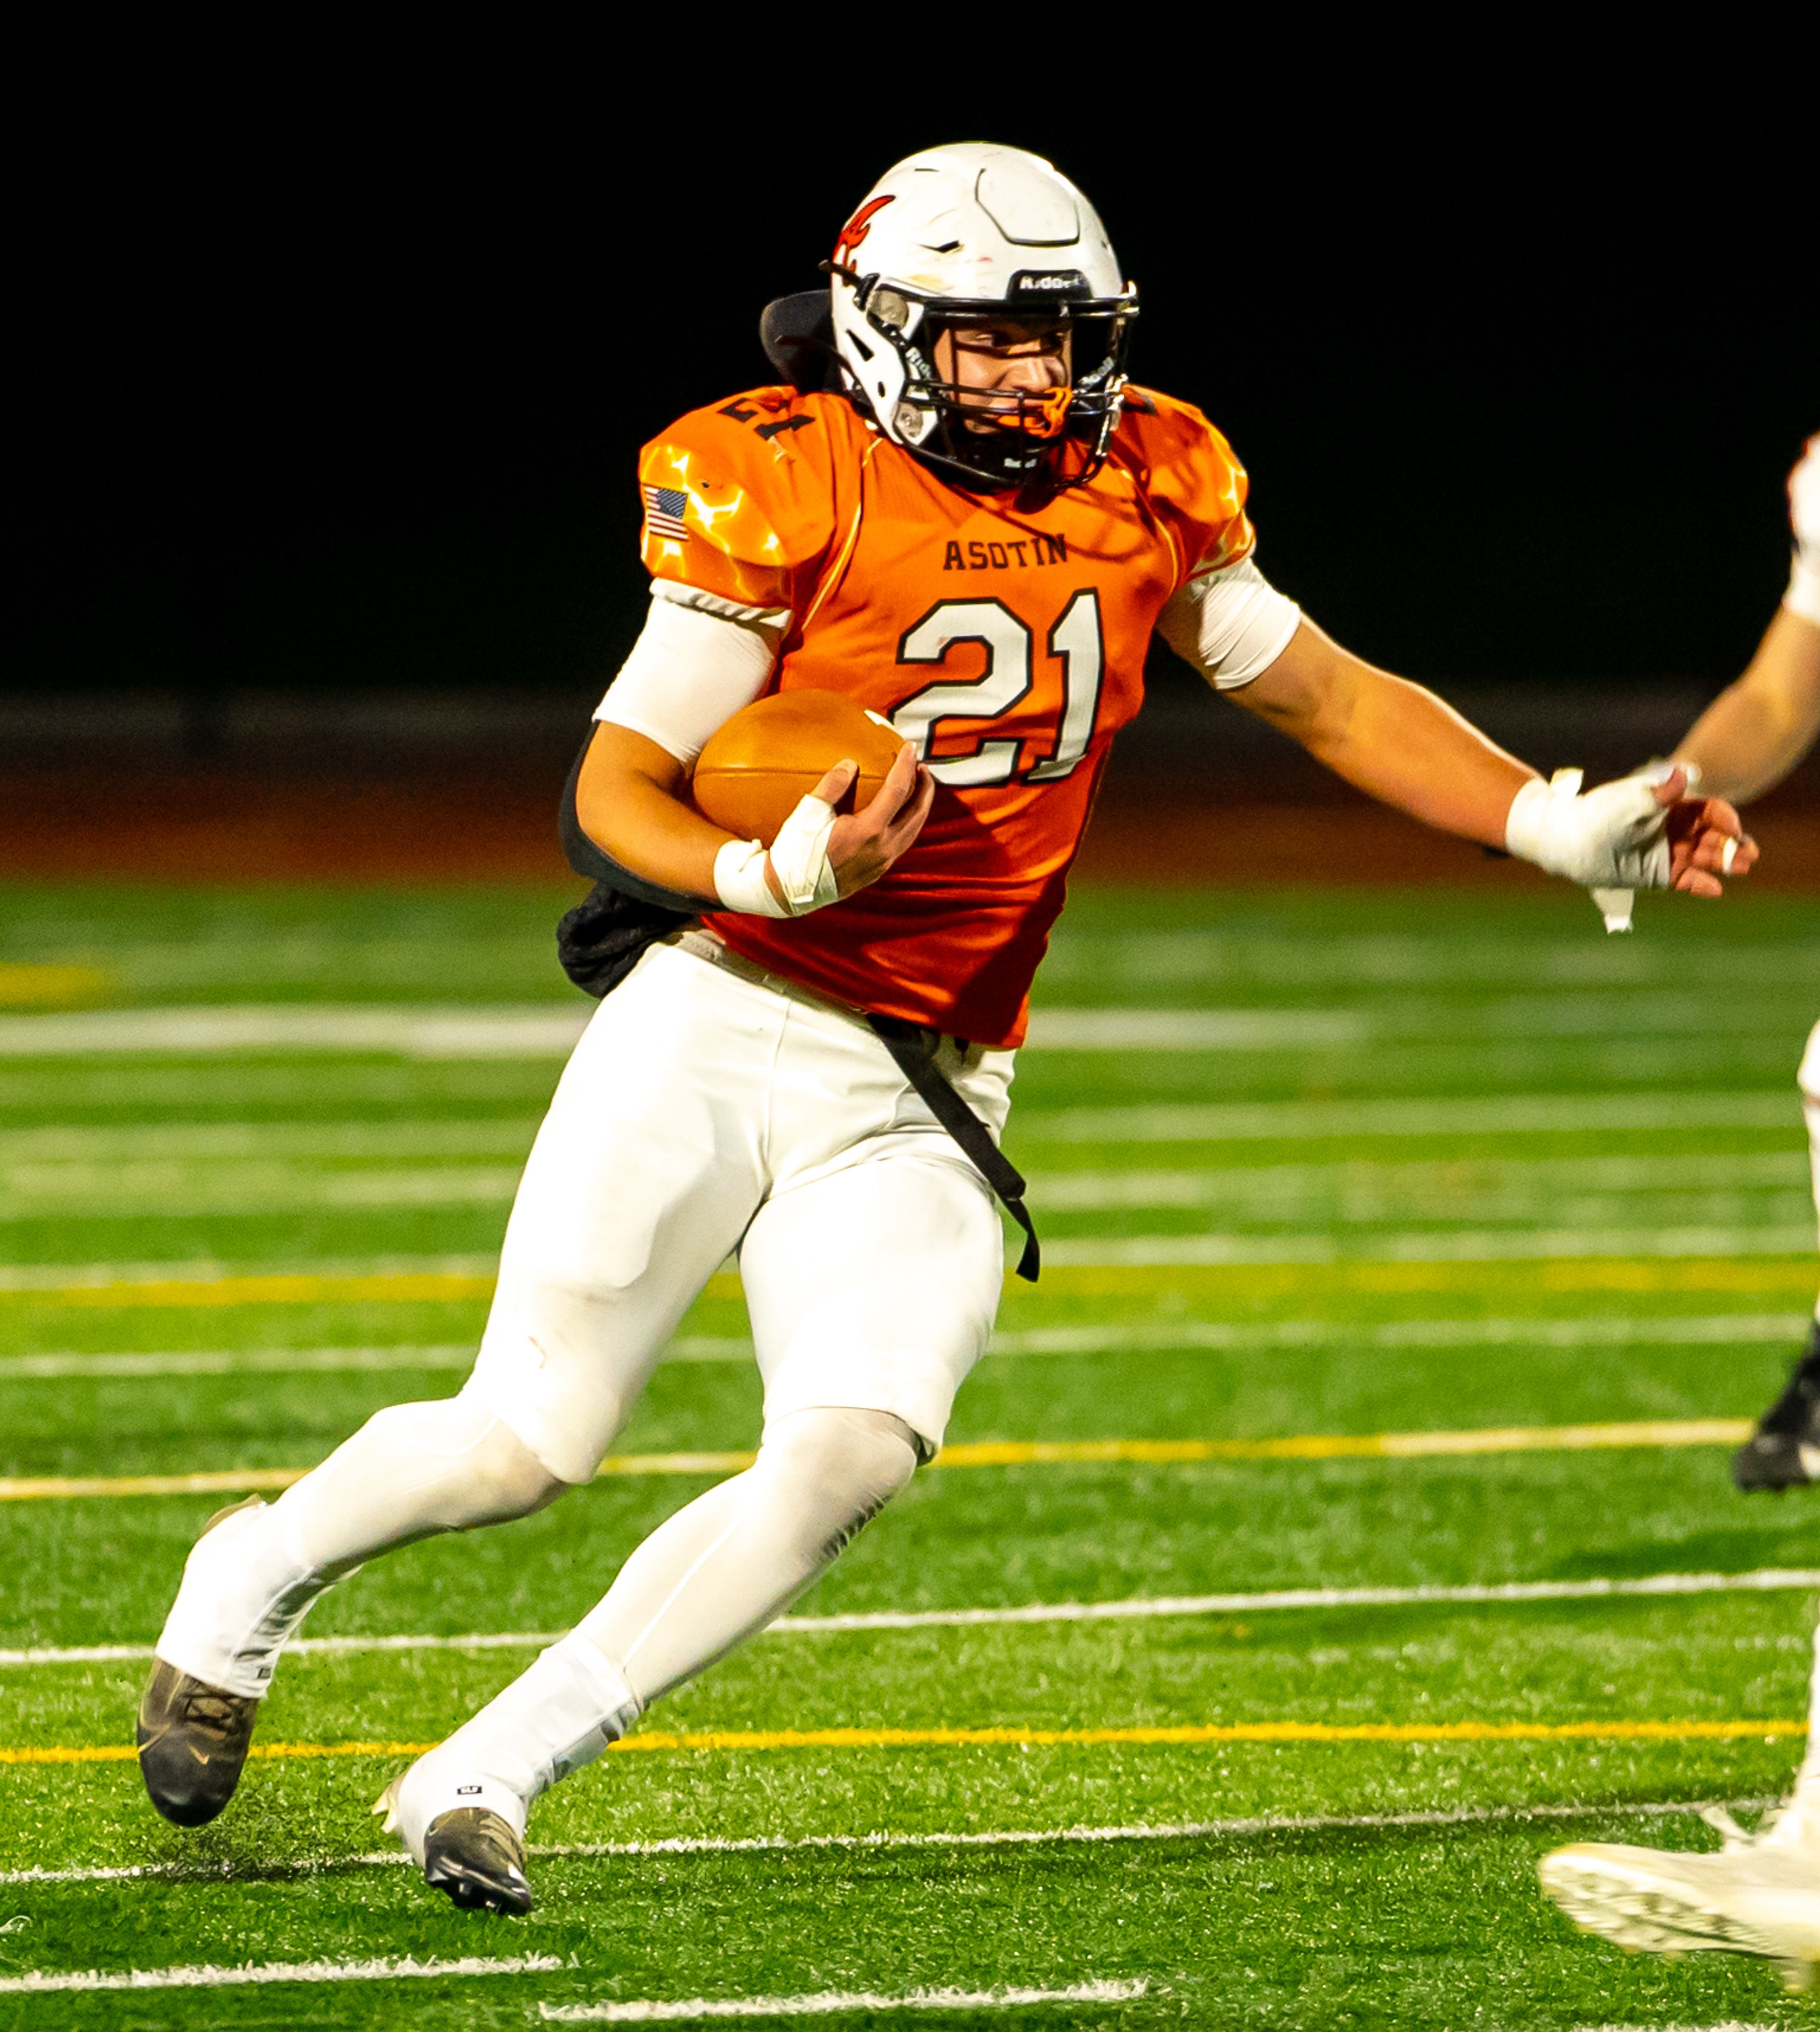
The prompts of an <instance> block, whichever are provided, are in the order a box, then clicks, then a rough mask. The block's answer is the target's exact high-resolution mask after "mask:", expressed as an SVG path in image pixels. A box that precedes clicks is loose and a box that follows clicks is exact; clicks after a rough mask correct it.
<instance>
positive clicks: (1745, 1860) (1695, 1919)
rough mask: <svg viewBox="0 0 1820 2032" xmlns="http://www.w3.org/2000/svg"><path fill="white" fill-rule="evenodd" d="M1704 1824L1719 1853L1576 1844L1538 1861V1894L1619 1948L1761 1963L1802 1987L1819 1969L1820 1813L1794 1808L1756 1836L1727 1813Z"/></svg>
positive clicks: (1710, 1812)
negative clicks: (1720, 1841)
mask: <svg viewBox="0 0 1820 2032" xmlns="http://www.w3.org/2000/svg"><path fill="white" fill-rule="evenodd" d="M1703 1817H1704V1818H1705V1819H1706V1821H1709V1822H1710V1824H1711V1825H1713V1826H1714V1827H1716V1828H1718V1830H1719V1832H1721V1834H1723V1835H1724V1836H1725V1847H1724V1849H1723V1850H1721V1851H1720V1853H1719V1854H1717V1855H1685V1854H1680V1853H1677V1852H1676V1851H1673V1850H1669V1849H1654V1848H1630V1847H1624V1846H1621V1845H1620V1844H1618V1843H1609V1842H1576V1843H1574V1844H1573V1846H1572V1847H1571V1848H1558V1849H1557V1850H1556V1851H1554V1853H1553V1855H1548V1856H1545V1857H1544V1858H1542V1863H1541V1865H1540V1866H1539V1870H1540V1875H1541V1877H1542V1888H1543V1890H1545V1892H1547V1893H1548V1895H1549V1896H1550V1897H1551V1898H1552V1899H1554V1901H1555V1903H1557V1905H1559V1906H1560V1908H1561V1909H1562V1911H1564V1912H1565V1913H1566V1914H1567V1915H1568V1918H1570V1919H1571V1920H1572V1921H1573V1922H1574V1923H1575V1926H1579V1928H1580V1929H1582V1930H1583V1932H1586V1933H1601V1934H1603V1935H1604V1937H1605V1938H1606V1939H1607V1940H1615V1941H1616V1942H1617V1944H1618V1945H1619V1946H1620V1947H1621V1948H1649V1949H1650V1950H1651V1951H1653V1952H1655V1953H1657V1954H1671V1955H1672V1954H1683V1953H1686V1952H1690V1951H1691V1950H1693V1949H1695V1948H1725V1949H1728V1950H1729V1951H1730V1952H1732V1953H1734V1954H1743V1955H1763V1956H1764V1957H1765V1958H1766V1959H1768V1960H1770V1961H1773V1962H1776V1963H1778V1964H1780V1966H1781V1970H1782V1974H1783V1978H1784V1981H1785V1982H1787V1983H1788V1987H1789V1988H1790V1989H1804V1988H1805V1987H1806V1986H1807V1982H1808V1981H1809V1979H1810V1978H1811V1976H1812V1974H1813V1973H1814V1965H1815V1963H1820V1814H1817V1813H1815V1812H1814V1810H1813V1808H1812V1807H1811V1806H1807V1807H1803V1806H1788V1807H1785V1808H1784V1810H1783V1811H1782V1812H1781V1814H1780V1815H1777V1816H1775V1817H1772V1818H1771V1819H1770V1820H1769V1821H1766V1822H1765V1823H1764V1825H1763V1826H1762V1828H1759V1829H1758V1832H1757V1833H1756V1834H1755V1836H1752V1835H1747V1834H1746V1833H1745V1832H1744V1831H1743V1828H1740V1826H1739V1825H1738V1824H1737V1823H1736V1821H1734V1820H1733V1819H1732V1817H1731V1815H1730V1814H1729V1813H1726V1812H1725V1811H1724V1810H1723V1809H1721V1808H1717V1807H1709V1808H1708V1809H1707V1810H1706V1813H1705V1814H1704V1815H1703Z"/></svg>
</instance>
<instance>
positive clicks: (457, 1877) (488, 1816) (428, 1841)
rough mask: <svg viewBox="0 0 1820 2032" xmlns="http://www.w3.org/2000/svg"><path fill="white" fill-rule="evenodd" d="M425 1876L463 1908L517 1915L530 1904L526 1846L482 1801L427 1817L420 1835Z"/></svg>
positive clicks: (527, 1908)
mask: <svg viewBox="0 0 1820 2032" xmlns="http://www.w3.org/2000/svg"><path fill="white" fill-rule="evenodd" d="M424 1882H425V1883H426V1884H428V1885H429V1886H430V1888H431V1889H432V1890H433V1891H445V1892H447V1893H448V1895H449V1896H450V1897H451V1898H452V1899H454V1901H455V1903H457V1904H458V1905H459V1906H460V1907H462V1910H463V1911H466V1912H507V1913H510V1914H513V1915H514V1917H521V1916H522V1915H523V1914H525V1913H526V1912H529V1911H530V1909H531V1887H530V1885H529V1884H528V1883H527V1882H526V1881H525V1845H524V1843H522V1842H521V1841H520V1840H519V1839H518V1836H516V1835H515V1834H514V1833H513V1832H512V1830H511V1828H510V1825H508V1824H507V1823H506V1821H503V1820H502V1819H501V1818H500V1817H499V1815H498V1814H497V1813H491V1812H489V1811H488V1809H487V1808H485V1807H484V1806H458V1807H456V1808H455V1809H454V1810H453V1811H452V1812H450V1813H439V1814H437V1816H436V1817H435V1819H434V1820H433V1821H431V1823H430V1825H429V1826H428V1829H427V1830H426V1831H425V1832H424Z"/></svg>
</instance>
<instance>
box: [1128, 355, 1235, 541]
mask: <svg viewBox="0 0 1820 2032" xmlns="http://www.w3.org/2000/svg"><path fill="white" fill-rule="evenodd" d="M1112 458H1113V459H1114V460H1115V461H1117V463H1118V464H1119V465H1122V466H1123V467H1124V468H1125V469H1127V471H1128V472H1129V473H1130V474H1131V475H1132V476H1133V477H1134V479H1135V480H1136V481H1137V482H1138V485H1139V487H1142V490H1143V491H1144V493H1145V496H1146V497H1147V498H1148V499H1149V502H1150V505H1151V506H1152V507H1153V509H1154V510H1156V512H1157V515H1158V516H1159V517H1160V519H1161V521H1163V523H1164V526H1165V527H1166V528H1167V529H1168V532H1169V534H1170V537H1171V540H1172V541H1173V542H1174V543H1175V545H1176V546H1177V547H1178V549H1179V552H1180V554H1181V555H1180V558H1179V566H1180V571H1179V577H1180V578H1181V579H1183V580H1186V579H1187V578H1188V577H1190V575H1191V574H1192V573H1195V572H1198V571H1212V570H1218V569H1219V568H1220V566H1223V565H1232V564H1237V563H1239V562H1240V561H1241V559H1243V558H1246V557H1249V556H1250V554H1251V551H1252V549H1253V547H1254V545H1255V544H1256V543H1257V535H1256V532H1254V530H1253V529H1252V527H1251V524H1250V521H1249V520H1248V519H1247V518H1246V514H1245V498H1246V494H1247V492H1248V491H1250V481H1249V480H1247V478H1246V472H1245V469H1244V467H1243V466H1242V465H1240V464H1239V460H1238V457H1237V455H1236V454H1235V453H1234V451H1233V450H1232V447H1231V445H1229V444H1228V443H1227V442H1226V439H1224V436H1222V435H1221V434H1220V431H1218V430H1217V429H1216V428H1215V427H1214V426H1213V424H1211V423H1209V421H1208V420H1207V419H1206V417H1205V416H1203V415H1202V414H1201V412H1200V411H1199V410H1198V409H1196V408H1195V406H1194V404H1193V403H1192V402H1177V401H1176V400H1175V398H1174V397H1173V396H1172V395H1162V394H1158V393H1157V391H1156V390H1155V389H1153V388H1138V387H1130V388H1127V390H1126V394H1125V404H1124V407H1123V410H1122V411H1121V413H1120V414H1119V428H1118V429H1117V430H1116V431H1115V432H1114V434H1113V437H1112Z"/></svg>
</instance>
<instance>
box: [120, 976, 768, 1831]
mask: <svg viewBox="0 0 1820 2032" xmlns="http://www.w3.org/2000/svg"><path fill="white" fill-rule="evenodd" d="M726 985H734V986H737V985H738V984H722V983H720V982H719V981H718V980H717V978H716V974H715V971H714V969H712V968H709V967H707V966H704V965H702V964H701V962H699V961H697V960H694V959H692V958H690V957H688V956H687V955H686V954H681V953H678V952H675V951H671V950H670V949H667V948H663V949H660V950H658V951H653V952H652V953H651V954H648V955H647V956H646V958H645V962H644V963H643V964H642V965H641V966H640V968H639V969H638V970H637V973H635V974H634V975H633V977H631V978H630V980H628V981H626V983H625V984H623V985H622V987H621V988H619V989H618V990H617V991H616V992H615V994H614V995H612V996H611V997H610V998H609V999H607V1002H605V1003H604V1004H603V1005H602V1007H601V1010H600V1013H599V1014H597V1015H596V1018H595V1019H594V1021H593V1022H592V1024H591V1025H589V1029H588V1031H587V1033H586V1034H585V1037H583V1039H582V1041H581V1044H580V1045H579V1046H577V1049H576V1051H575V1055H574V1057H573V1059H571V1060H570V1063H569V1066H568V1067H567V1069H566V1070H565V1072H564V1074H563V1076H562V1081H561V1084H560V1085H559V1087H558V1089H557V1092H556V1095H555V1099H554V1100H552V1102H551V1108H550V1111H549V1114H548V1115H547V1118H546V1119H545V1120H544V1125H543V1126H542V1128H541V1129H540V1131H539V1133H538V1137H537V1141H536V1145H535V1146H534V1147H533V1150H532V1152H531V1156H530V1159H529V1162H528V1164H526V1167H525V1175H524V1178H523V1180H522V1182H521V1184H520V1186H519V1190H518V1198H517V1201H516V1202H515V1204H514V1208H513V1212H512V1218H511V1221H510V1226H509V1227H508V1229H507V1232H506V1242H505V1247H504V1249H503V1253H502V1257H501V1261H500V1273H499V1287H498V1290H497V1291H496V1293H495V1298H494V1302H493V1307H492V1311H491V1316H490V1317H489V1319H488V1324H487V1330H486V1334H485V1336H484V1339H483V1341H482V1343H481V1349H480V1358H479V1360H478V1361H477V1362H476V1365H475V1369H474V1373H473V1376H471V1377H470V1378H469V1381H468V1383H467V1384H466V1386H465V1388H464V1389H463V1390H462V1393H461V1395H459V1396H458V1397H455V1398H452V1399H446V1400H443V1401H442V1402H439V1403H427V1404H409V1405H397V1406H391V1407H390V1408H388V1409H387V1410H383V1411H381V1412H379V1413H378V1414H376V1415H375V1416H374V1417H373V1418H372V1419H370V1420H369V1421H368V1423H367V1424H366V1425H364V1427H362V1429H361V1430H360V1431H359V1432H357V1433H356V1434H355V1435H354V1436H353V1438H352V1439H350V1440H348V1441H347V1442H346V1444H344V1445H342V1447H338V1449H337V1450H336V1451H335V1452H334V1453H333V1454H331V1455H330V1456H329V1458H328V1459H327V1460H326V1461H324V1462H323V1463H322V1465H321V1466H320V1467H318V1468H316V1469H315V1470H312V1472H311V1473H310V1474H308V1475H306V1476H305V1477H304V1478H303V1480H302V1481H300V1482H299V1483H298V1484H297V1486H296V1487H295V1488H293V1489H290V1490H289V1491H287V1492H286V1494H285V1495H284V1496H282V1498H281V1499H280V1500H279V1501H278V1502H277V1503H273V1504H271V1505H267V1504H264V1503H253V1504H250V1505H245V1506H241V1507H240V1508H238V1509H237V1510H235V1511H227V1512H223V1513H222V1515H219V1516H218V1517H217V1518H214V1519H212V1520H211V1525H210V1526H209V1527H208V1528H207V1529H205V1530H204V1535H203V1537H201V1538H200V1540H199V1541H197V1543H196V1546H195V1548H193V1550H192V1552H191V1553H190V1556H189V1561H188V1563H187V1564H186V1566H185V1570H184V1578H183V1584H182V1586H181V1589H179V1592H178V1597H177V1601H176V1602H175V1604H174V1606H173V1607H172V1609H171V1612H170V1617H169V1619H167V1621H166V1625H165V1627H164V1630H163V1634H162V1635H161V1636H160V1638H159V1642H158V1646H157V1662H156V1663H155V1666H154V1668H153V1672H152V1675H151V1682H150V1684H149V1685H148V1688H147V1690H146V1694H145V1698H144V1701H143V1703H142V1705H141V1709H140V1725H139V1739H140V1767H141V1769H142V1771H143V1772H144V1776H145V1781H146V1785H147V1789H148V1791H149V1792H150V1793H151V1799H152V1802H153V1803H154V1804H155V1806H157V1807H158V1809H159V1811H160V1812H161V1813H164V1814H165V1816H166V1817H167V1818H168V1819H170V1820H173V1821H176V1822H177V1823H178V1825H181V1826H196V1825H200V1823H202V1822H203V1821H207V1820H210V1819H212V1818H213V1817H214V1816H215V1814H216V1813H219V1812H220V1810H221V1809H222V1807H223V1806H225V1805H226V1803H227V1801H228V1799H230V1797H231V1796H232V1794H233V1791H234V1787H235V1784H236V1783H237V1780H238V1778H239V1775H240V1770H241V1765H242V1763H243V1762H244V1761H245V1754H246V1750H247V1746H248V1744H249V1742H250V1739H251V1736H252V1726H253V1720H254V1716H255V1711H256V1707H257V1705H258V1702H259V1701H260V1698H261V1697H262V1696H263V1694H264V1692H265V1690H266V1688H267V1686H268V1684H269V1683H270V1682H271V1675H272V1672H273V1671H274V1669H275V1665H276V1664H277V1660H278V1654H279V1653H280V1651H281V1650H282V1648H283V1646H284V1644H285V1642H286V1640H287V1639H288V1638H290V1636H291V1634H293V1632H294V1631H295V1630H296V1628H297V1625H298V1623H300V1622H301V1620H302V1619H303V1616H304V1615H305V1612H306V1611H307V1610H308V1608H309V1607H310V1605H311V1604H312V1602H314V1601H316V1600H317V1599H318V1598H319V1597H320V1596H321V1594H322V1593H323V1591H324V1590H325V1589H327V1588H328V1587H330V1586H332V1585H333V1584H334V1582H336V1581H337V1580H338V1579H340V1578H343V1577H344V1576H345V1575H346V1574H349V1573H351V1572H352V1571H353V1570H354V1569H355V1568H356V1567H359V1566H360V1565H361V1564H362V1563H364V1561H366V1560H368V1559H372V1558H373V1557H374V1556H376V1555H377V1554H379V1553H380V1552H387V1551H389V1550H391V1548H394V1547H395V1546H399V1545H410V1544H413V1543H414V1542H416V1541H418V1540H420V1539H422V1538H425V1537H431V1536H432V1535H434V1534H435V1533H439V1532H447V1531H463V1530H473V1529H474V1528H475V1527H476V1526H480V1525H484V1524H492V1523H499V1522H505V1521H506V1520H508V1519H510V1518H517V1517H523V1516H526V1515H529V1514H530V1513H531V1512H532V1511H536V1510H538V1509H540V1508H542V1507H544V1505H545V1504H547V1503H550V1502H551V1501H553V1500H555V1497H556V1496H559V1495H560V1494H561V1493H562V1491H563V1490H564V1489H567V1488H570V1487H571V1486H573V1485H575V1484H577V1483H579V1482H584V1481H587V1480H588V1479H589V1477H591V1476H592V1474H593V1472H594V1470H595V1467H596V1465H597V1463H598V1462H599V1460H600V1456H601V1455H602V1454H603V1453H604V1451H605V1450H606V1447H607V1444H608V1443H609V1442H610V1441H611V1438H612V1436H613V1434H614V1433H615V1432H616V1431H617V1430H618V1429H619V1426H620V1425H621V1424H622V1422H623V1421H624V1419H625V1418H626V1414H627V1413H628V1412H629V1411H630V1409H631V1407H632V1405H633V1403H634V1402H635V1401H636V1399H637V1395H638V1392H639V1391H641V1389H642V1388H643V1387H644V1384H645V1379H646V1378H647V1376H648V1375H649V1373H650V1370H651V1368H652V1364H653V1363H654V1362H655V1361H656V1358H657V1355H658V1354H659V1352H660V1350H661V1349H662V1347H663V1343H664V1342H665V1341H666V1340H667V1339H668V1338H669V1336H670V1335H671V1332H673V1331H674V1330H675V1325H676V1323H677V1321H678V1320H679V1319H680V1318H681V1317H682V1313H683V1312H684V1311H685V1310H686V1308H687V1306H688V1305H689V1303H690V1301H691V1300H692V1299H693V1297H694V1296H695V1294H696V1293H697V1291H699V1290H700V1289H701V1286H702V1284H703V1283H704V1282H705V1281H706V1279H707V1278H708V1276H709V1275H710V1274H711V1273H712V1271H713V1270H714V1268H716V1265H717V1264H719V1262H720V1261H722V1260H723V1258H724V1257H725V1256H726V1255H727V1252H728V1251H729V1250H730V1249H731V1248H732V1247H733V1246H734V1243H735V1242H737V1241H738V1238H739V1235H740V1234H741V1232H742V1230H743V1229H744V1227H746V1223H747V1222H748V1220H749V1219H750V1217H751V1213H752V1210H753V1207H754V1206H755V1205H757V1201H758V1197H759V1195H760V1193H761V1190H763V1186H762V1182H761V1176H760V1171H761V1164H760V1157H759V1152H758V1149H757V1143H758V1140H759V1138H760V1137H761V1134H762V1123H763V1119H764V1113H763V1109H764V1094H765V1091H766V1081H767V1079H768V1074H769V1070H770V1060H771V1058H772V1053H773V1051H774V1050H775V1042H776V1035H777V1033H778V1031H779V1029H781V1026H782V1013H781V1007H780V1008H779V1011H778V1013H777V1014H775V1016H773V1017H772V1018H771V1019H770V1022H771V1034H770V1036H769V1037H767V1035H766V1015H767V1012H766V1011H765V1010H764V1008H763V1007H759V1008H757V1009H756V1010H754V1009H751V1008H747V1007H742V1008H741V1009H740V1010H739V1011H738V1014H739V1015H740V1016H741V1018H742V1022H741V1024H740V1025H730V1024H729V1023H728V1022H727V1021H726V1020H725V1019H726V1017H727V1010H725V1009H724V1008H723V1007H721V1006H719V1005H720V1004H722V1003H724V1002H725V1000H726V999H727V997H726V994H725V992H724V987H725V986H726Z"/></svg>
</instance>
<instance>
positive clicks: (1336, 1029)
mask: <svg viewBox="0 0 1820 2032" xmlns="http://www.w3.org/2000/svg"><path fill="white" fill-rule="evenodd" d="M40 1020H42V1019H40ZM1722 1020H1723V1018H1722V1017H1721V1015H1720V1014H1719V1013H1718V1012H1717V1011H1715V1012H1714V1018H1713V1026H1712V1027H1713V1028H1714V1029H1717V1028H1718V1027H1719V1025H1720V1023H1721V1022H1722ZM1377 1027H1378V1026H1377V1023H1376V1022H1373V1019H1372V1018H1371V1016H1370V1014H1367V1013H1366V1012H1365V1011H1363V1010H1358V1009H1036V1010H1032V1011H1031V1013H1030V1034H1029V1035H1028V1037H1026V1039H1025V1040H1024V1049H1025V1050H1026V1051H1302V1050H1314V1051H1321V1050H1323V1049H1328V1050H1333V1049H1344V1048H1345V1047H1346V1046H1347V1045H1349V1044H1363V1043H1364V1042H1365V1040H1366V1038H1368V1037H1370V1036H1371V1034H1372V1033H1373V1032H1374V1031H1375V1030H1376V1029H1377Z"/></svg>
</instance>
